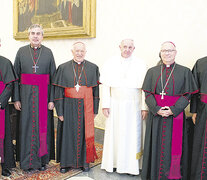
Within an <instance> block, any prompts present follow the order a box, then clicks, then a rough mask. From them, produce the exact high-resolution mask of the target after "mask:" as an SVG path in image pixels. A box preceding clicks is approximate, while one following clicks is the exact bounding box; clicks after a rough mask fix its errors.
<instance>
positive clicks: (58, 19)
mask: <svg viewBox="0 0 207 180" xmlns="http://www.w3.org/2000/svg"><path fill="white" fill-rule="evenodd" d="M13 7H14V12H13V20H14V30H13V32H14V38H15V39H16V40H24V39H27V38H28V32H27V30H28V28H29V27H30V25H32V24H40V25H42V27H43V29H44V38H46V39H64V38H93V37H95V35H96V0H13Z"/></svg>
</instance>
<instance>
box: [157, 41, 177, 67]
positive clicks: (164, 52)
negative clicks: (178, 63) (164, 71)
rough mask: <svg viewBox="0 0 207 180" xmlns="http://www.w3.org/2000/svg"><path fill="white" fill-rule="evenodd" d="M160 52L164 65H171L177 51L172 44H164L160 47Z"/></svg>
mask: <svg viewBox="0 0 207 180" xmlns="http://www.w3.org/2000/svg"><path fill="white" fill-rule="evenodd" d="M160 52H161V58H162V61H163V63H164V64H172V63H174V62H175V56H176V54H177V51H176V48H175V46H174V45H173V44H172V43H169V42H166V43H164V44H163V45H162V47H161V50H160Z"/></svg>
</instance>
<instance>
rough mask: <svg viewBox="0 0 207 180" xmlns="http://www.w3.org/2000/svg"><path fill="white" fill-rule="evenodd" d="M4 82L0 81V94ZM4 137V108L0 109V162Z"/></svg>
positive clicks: (2, 156)
mask: <svg viewBox="0 0 207 180" xmlns="http://www.w3.org/2000/svg"><path fill="white" fill-rule="evenodd" d="M4 89H5V84H4V82H3V81H0V94H1V93H2V92H3V91H4ZM4 137H5V109H0V157H1V163H3V162H4Z"/></svg>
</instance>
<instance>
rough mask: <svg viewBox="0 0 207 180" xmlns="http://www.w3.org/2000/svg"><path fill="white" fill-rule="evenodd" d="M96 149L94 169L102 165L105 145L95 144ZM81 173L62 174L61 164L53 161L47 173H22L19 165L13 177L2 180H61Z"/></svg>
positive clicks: (92, 164)
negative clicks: (96, 157)
mask: <svg viewBox="0 0 207 180" xmlns="http://www.w3.org/2000/svg"><path fill="white" fill-rule="evenodd" d="M95 147H96V152H97V155H98V159H97V160H96V161H95V162H94V163H91V164H90V167H94V166H96V165H98V164H100V163H101V159H102V150H103V145H102V144H98V143H95ZM81 172H82V171H81V170H80V169H72V170H70V171H69V172H67V173H65V174H62V173H60V165H59V163H55V161H51V162H50V163H49V165H48V166H47V169H46V171H38V170H36V171H32V172H29V173H27V172H24V171H22V170H21V169H20V168H19V166H18V164H17V168H14V169H12V175H11V176H10V177H8V178H6V177H4V176H2V178H1V179H3V180H13V179H15V180H24V179H27V180H61V179H65V178H69V177H72V176H74V175H76V174H79V173H81Z"/></svg>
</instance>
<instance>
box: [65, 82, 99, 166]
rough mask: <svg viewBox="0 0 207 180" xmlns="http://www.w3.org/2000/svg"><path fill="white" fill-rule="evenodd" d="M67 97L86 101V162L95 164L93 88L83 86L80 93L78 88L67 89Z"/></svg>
mask: <svg viewBox="0 0 207 180" xmlns="http://www.w3.org/2000/svg"><path fill="white" fill-rule="evenodd" d="M65 97H69V98H81V99H83V100H84V117H85V140H86V162H87V163H90V162H94V161H95V158H96V159H97V158H98V157H97V155H96V150H95V146H94V111H93V92H92V87H86V86H81V87H80V89H79V91H78V92H77V91H76V88H65Z"/></svg>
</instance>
